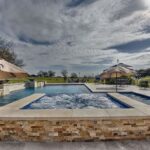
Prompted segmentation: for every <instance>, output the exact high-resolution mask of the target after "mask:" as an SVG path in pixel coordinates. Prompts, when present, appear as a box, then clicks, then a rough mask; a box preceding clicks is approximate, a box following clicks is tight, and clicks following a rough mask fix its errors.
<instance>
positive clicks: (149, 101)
mask: <svg viewBox="0 0 150 150" xmlns="http://www.w3.org/2000/svg"><path fill="white" fill-rule="evenodd" d="M121 94H122V95H124V96H127V97H129V98H132V99H134V100H137V101H140V102H142V103H145V104H148V105H150V97H148V96H145V95H142V94H138V93H134V92H123V93H121Z"/></svg>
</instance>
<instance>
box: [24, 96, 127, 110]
mask: <svg viewBox="0 0 150 150" xmlns="http://www.w3.org/2000/svg"><path fill="white" fill-rule="evenodd" d="M83 108H128V106H126V105H124V104H121V103H119V102H117V101H116V100H114V99H112V98H111V97H109V96H108V95H107V94H105V93H100V94H94V93H82V94H57V95H53V96H48V95H46V96H44V97H42V98H40V99H38V100H35V101H33V102H32V103H30V104H28V105H26V106H25V107H23V109H83Z"/></svg>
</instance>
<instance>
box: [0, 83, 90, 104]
mask: <svg viewBox="0 0 150 150" xmlns="http://www.w3.org/2000/svg"><path fill="white" fill-rule="evenodd" d="M34 93H45V94H48V95H56V94H80V93H90V91H89V90H88V89H87V88H86V87H85V86H84V85H51V86H45V87H42V88H30V89H24V90H19V91H15V92H11V93H10V94H9V95H6V96H3V97H0V106H4V105H6V104H9V103H12V102H14V101H17V100H19V99H22V98H24V97H27V96H29V95H32V94H34Z"/></svg>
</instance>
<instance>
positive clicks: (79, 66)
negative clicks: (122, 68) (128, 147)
mask: <svg viewBox="0 0 150 150" xmlns="http://www.w3.org/2000/svg"><path fill="white" fill-rule="evenodd" d="M0 37H1V38H3V39H5V40H8V41H13V42H14V50H15V52H16V53H17V54H18V56H19V57H20V58H22V59H23V60H24V62H25V64H26V66H25V69H26V70H27V71H29V72H30V73H36V72H38V71H39V70H54V71H56V72H58V73H59V72H60V70H62V69H67V70H69V71H70V72H72V71H74V72H81V73H82V74H85V73H86V74H93V73H94V74H97V73H99V72H100V71H102V70H103V69H105V68H107V67H108V66H110V65H112V64H115V63H116V60H117V59H119V60H120V62H123V63H127V64H129V65H132V66H134V68H136V69H138V68H146V67H150V0H0Z"/></svg>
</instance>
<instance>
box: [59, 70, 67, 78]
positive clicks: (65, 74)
mask: <svg viewBox="0 0 150 150" xmlns="http://www.w3.org/2000/svg"><path fill="white" fill-rule="evenodd" d="M61 74H62V76H63V77H64V81H67V77H68V71H67V70H62V71H61Z"/></svg>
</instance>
